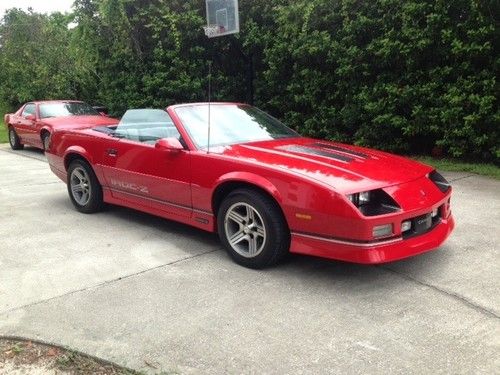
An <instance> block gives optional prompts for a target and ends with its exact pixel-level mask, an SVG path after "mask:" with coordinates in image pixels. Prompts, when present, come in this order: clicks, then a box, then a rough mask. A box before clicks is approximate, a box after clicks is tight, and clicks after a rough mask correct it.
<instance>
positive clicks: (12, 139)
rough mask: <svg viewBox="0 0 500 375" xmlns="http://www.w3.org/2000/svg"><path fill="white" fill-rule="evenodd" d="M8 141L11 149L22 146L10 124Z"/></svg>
mask: <svg viewBox="0 0 500 375" xmlns="http://www.w3.org/2000/svg"><path fill="white" fill-rule="evenodd" d="M9 143H10V147H11V148H12V149H13V150H21V149H22V148H23V147H24V145H23V144H22V143H21V140H20V139H19V136H18V135H17V133H16V131H15V130H14V128H13V127H12V126H11V127H9Z"/></svg>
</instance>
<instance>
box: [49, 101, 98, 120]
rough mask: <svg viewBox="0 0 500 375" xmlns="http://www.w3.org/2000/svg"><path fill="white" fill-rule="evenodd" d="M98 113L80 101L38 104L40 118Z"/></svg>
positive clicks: (93, 114) (94, 114) (95, 114)
mask: <svg viewBox="0 0 500 375" xmlns="http://www.w3.org/2000/svg"><path fill="white" fill-rule="evenodd" d="M99 115H100V114H99V112H97V111H96V110H95V109H94V108H92V107H91V106H90V105H88V104H87V103H82V102H67V103H48V104H41V105H40V117H41V118H48V117H66V116H99Z"/></svg>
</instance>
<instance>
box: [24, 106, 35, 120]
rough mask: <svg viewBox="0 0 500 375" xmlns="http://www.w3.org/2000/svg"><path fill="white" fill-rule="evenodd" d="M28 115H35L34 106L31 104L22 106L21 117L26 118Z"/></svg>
mask: <svg viewBox="0 0 500 375" xmlns="http://www.w3.org/2000/svg"><path fill="white" fill-rule="evenodd" d="M28 115H35V105H34V104H33V103H28V104H26V105H25V106H24V109H23V113H21V116H23V117H26V116H28Z"/></svg>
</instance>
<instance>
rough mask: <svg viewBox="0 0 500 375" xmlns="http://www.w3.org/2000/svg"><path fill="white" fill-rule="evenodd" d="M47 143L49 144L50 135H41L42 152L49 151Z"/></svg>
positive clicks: (45, 133) (46, 133)
mask: <svg viewBox="0 0 500 375" xmlns="http://www.w3.org/2000/svg"><path fill="white" fill-rule="evenodd" d="M49 142H50V133H48V132H44V133H43V134H42V147H43V151H47V150H48V149H49Z"/></svg>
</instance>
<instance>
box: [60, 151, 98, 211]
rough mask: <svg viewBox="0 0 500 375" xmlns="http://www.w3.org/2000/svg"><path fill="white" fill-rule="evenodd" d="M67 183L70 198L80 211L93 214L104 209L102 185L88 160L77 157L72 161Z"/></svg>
mask: <svg viewBox="0 0 500 375" xmlns="http://www.w3.org/2000/svg"><path fill="white" fill-rule="evenodd" d="M67 185H68V194H69V198H70V199H71V202H72V203H73V205H74V206H75V208H76V209H77V210H78V211H80V212H83V213H85V214H91V213H94V212H98V211H101V210H102V208H103V206H104V203H103V200H102V187H101V184H100V183H99V181H98V180H97V177H96V175H95V173H94V170H93V169H92V167H91V166H90V165H89V164H88V163H87V162H86V161H84V160H82V159H76V160H73V161H72V162H71V164H70V165H69V168H68V183H67Z"/></svg>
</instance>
